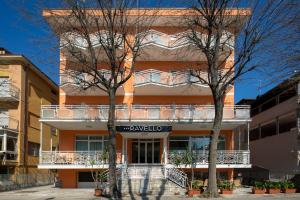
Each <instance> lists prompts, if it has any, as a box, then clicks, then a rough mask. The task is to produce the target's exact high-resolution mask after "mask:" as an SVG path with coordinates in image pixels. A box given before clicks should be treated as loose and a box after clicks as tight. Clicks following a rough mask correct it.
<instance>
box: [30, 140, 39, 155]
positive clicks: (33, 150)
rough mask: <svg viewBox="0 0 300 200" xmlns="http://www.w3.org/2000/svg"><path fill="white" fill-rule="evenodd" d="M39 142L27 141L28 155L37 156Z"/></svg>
mask: <svg viewBox="0 0 300 200" xmlns="http://www.w3.org/2000/svg"><path fill="white" fill-rule="evenodd" d="M39 150H40V144H39V143H34V142H28V155H30V156H36V157H37V156H39Z"/></svg>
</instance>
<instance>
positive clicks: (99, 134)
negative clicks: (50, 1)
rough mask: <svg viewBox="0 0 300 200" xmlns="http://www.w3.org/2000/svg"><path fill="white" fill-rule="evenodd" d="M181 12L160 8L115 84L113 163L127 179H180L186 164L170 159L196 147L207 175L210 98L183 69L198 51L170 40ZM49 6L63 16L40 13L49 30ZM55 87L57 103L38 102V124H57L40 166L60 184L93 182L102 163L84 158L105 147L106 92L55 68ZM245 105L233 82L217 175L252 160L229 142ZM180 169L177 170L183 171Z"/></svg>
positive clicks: (245, 116) (243, 118)
mask: <svg viewBox="0 0 300 200" xmlns="http://www.w3.org/2000/svg"><path fill="white" fill-rule="evenodd" d="M183 11H184V10H181V9H178V10H176V9H175V10H172V11H171V10H161V14H162V15H161V16H160V20H158V21H157V22H154V24H153V27H152V28H151V30H150V31H149V37H146V38H145V40H144V41H143V44H142V47H141V48H142V51H141V52H142V54H143V55H141V56H140V57H139V58H138V59H137V62H136V67H135V69H136V70H135V72H134V74H133V77H132V78H130V79H129V81H127V82H126V83H125V85H124V86H123V87H121V88H119V89H118V91H117V98H116V99H117V100H116V102H117V106H116V123H117V127H116V128H117V144H116V145H117V163H118V164H117V165H118V168H119V169H120V170H122V169H124V168H126V171H127V172H128V173H129V178H130V179H131V180H132V181H133V179H137V180H146V179H147V180H149V179H155V178H162V179H173V180H172V181H175V182H177V183H179V185H180V184H181V185H184V181H186V174H187V175H189V174H190V173H191V166H186V165H183V164H182V165H180V166H178V165H177V166H176V164H175V162H176V159H181V156H184V153H185V152H186V151H187V150H191V151H192V152H194V153H195V154H196V157H197V160H196V165H195V171H196V173H195V174H196V177H197V178H198V179H203V180H205V179H206V178H207V176H208V145H209V134H210V129H211V126H212V122H213V118H214V106H213V98H212V95H211V93H210V89H209V88H208V87H207V86H205V85H203V84H200V83H193V84H192V83H191V78H192V77H191V76H190V75H189V73H188V72H184V68H185V67H186V66H187V65H190V64H193V63H195V62H196V61H197V59H198V57H196V56H195V55H194V54H188V55H186V54H184V56H178V55H174V52H175V51H176V50H178V49H181V50H182V51H184V50H185V48H187V46H188V44H186V43H185V41H182V42H181V43H179V44H177V43H174V42H172V41H174V40H176V38H177V39H178V38H179V37H180V35H181V34H182V33H183V32H184V28H183V27H180V26H178V24H177V25H175V24H174V23H175V22H176V20H178V18H180V17H181V15H180V13H181V12H183ZM168 12H169V13H170V14H169V15H166V13H168ZM55 13H57V14H59V15H60V17H64V16H65V15H64V13H63V11H61V10H51V11H47V10H46V11H44V13H43V14H44V17H45V18H46V20H47V21H48V23H49V24H50V26H52V27H53V29H54V28H55V24H54V22H53V21H52V20H51V17H55ZM178 13H179V14H178ZM77 41H82V40H80V39H78V40H77ZM78 45H80V44H78ZM66 51H67V50H66V49H65V48H63V47H62V48H61V49H60V55H61V57H60V62H61V63H60V70H61V72H64V71H65V70H75V69H74V68H72V67H71V66H68V63H70V62H68V61H69V60H68V59H69V58H68V54H67V52H66ZM232 59H233V54H232V57H231V59H229V61H228V63H226V64H225V65H230V64H231V63H232ZM203 62H204V60H203ZM59 93H60V96H59V97H60V98H59V104H58V105H51V106H42V109H41V112H42V113H41V115H42V118H41V123H42V124H48V125H51V126H53V127H56V128H58V129H59V130H60V137H59V151H49V150H47V149H42V150H41V160H40V164H39V167H40V168H43V169H57V170H58V176H59V178H60V180H61V181H62V186H63V187H65V188H77V187H87V186H88V185H91V183H90V182H91V181H92V180H91V179H90V178H88V176H90V175H89V174H90V171H89V170H90V168H92V167H94V168H103V169H107V168H108V164H107V163H105V162H104V163H103V162H96V165H95V166H91V165H89V164H88V162H89V160H91V159H94V160H98V159H97V158H99V157H100V155H101V152H103V151H105V147H106V144H107V138H108V132H107V126H106V123H107V118H108V96H107V94H106V93H105V92H103V91H101V90H98V89H95V88H92V89H88V90H86V91H80V88H79V87H78V86H76V80H70V78H68V77H66V76H65V75H64V73H61V75H60V89H59ZM249 111H250V110H249V107H248V106H244V105H242V106H235V105H234V86H233V85H232V86H231V87H230V89H229V91H228V92H227V95H226V98H225V108H224V120H223V123H222V131H221V136H220V141H219V145H218V163H217V168H218V177H219V178H222V179H229V180H232V179H233V171H234V169H235V168H248V167H251V164H250V162H249V158H250V152H249V150H248V149H240V150H236V149H234V143H235V142H236V141H234V133H233V130H234V129H235V128H237V127H239V126H246V125H247V124H248V123H249V121H250V112H249ZM41 134H43V132H41ZM43 143H44V142H43ZM179 168H181V169H184V173H182V172H181V171H180V170H179ZM161 169H163V171H162V172H161V171H160V170H161ZM140 187H142V186H140Z"/></svg>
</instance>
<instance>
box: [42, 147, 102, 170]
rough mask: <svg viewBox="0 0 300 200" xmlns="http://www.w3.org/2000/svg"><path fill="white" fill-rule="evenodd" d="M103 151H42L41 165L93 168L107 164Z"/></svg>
mask: <svg viewBox="0 0 300 200" xmlns="http://www.w3.org/2000/svg"><path fill="white" fill-rule="evenodd" d="M102 156H103V153H102V152H101V151H42V153H41V157H40V163H39V164H40V165H85V166H87V167H93V166H96V165H97V166H98V165H103V164H106V163H107V161H105V160H103V159H102Z"/></svg>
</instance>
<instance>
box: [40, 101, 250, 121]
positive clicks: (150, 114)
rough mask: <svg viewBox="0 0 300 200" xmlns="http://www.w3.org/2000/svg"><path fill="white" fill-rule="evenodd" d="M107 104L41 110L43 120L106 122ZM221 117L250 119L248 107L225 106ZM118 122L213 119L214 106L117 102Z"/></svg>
mask: <svg viewBox="0 0 300 200" xmlns="http://www.w3.org/2000/svg"><path fill="white" fill-rule="evenodd" d="M108 110H109V107H108V106H107V105H99V106H85V105H44V106H42V109H41V119H42V120H98V121H107V119H108ZM223 112H224V116H223V120H249V119H250V107H249V106H244V105H241V106H240V105H239V106H225V107H224V111H223ZM115 114H116V119H117V120H118V121H141V120H142V121H145V120H146V121H147V120H149V121H169V122H178V121H183V122H184V121H188V122H193V121H195V122H197V121H205V120H213V119H214V115H215V110H214V106H213V105H132V106H131V107H128V106H123V105H117V106H116V113H115Z"/></svg>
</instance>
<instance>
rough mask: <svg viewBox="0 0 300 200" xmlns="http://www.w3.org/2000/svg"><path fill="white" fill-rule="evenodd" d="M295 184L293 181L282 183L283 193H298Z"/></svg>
mask: <svg viewBox="0 0 300 200" xmlns="http://www.w3.org/2000/svg"><path fill="white" fill-rule="evenodd" d="M296 190H297V189H296V187H295V184H294V183H293V182H291V181H283V182H282V183H281V191H282V192H283V193H296Z"/></svg>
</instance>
